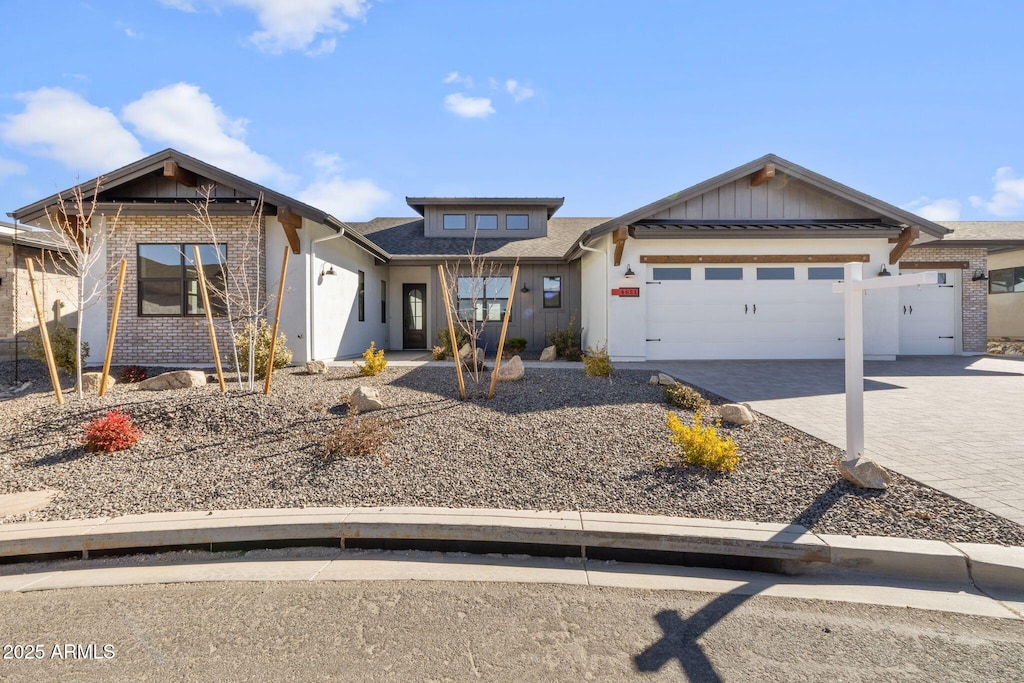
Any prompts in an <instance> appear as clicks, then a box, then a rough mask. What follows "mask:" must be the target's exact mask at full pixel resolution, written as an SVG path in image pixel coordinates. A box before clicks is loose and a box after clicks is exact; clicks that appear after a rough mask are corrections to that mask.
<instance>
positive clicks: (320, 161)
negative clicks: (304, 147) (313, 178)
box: [306, 149, 342, 173]
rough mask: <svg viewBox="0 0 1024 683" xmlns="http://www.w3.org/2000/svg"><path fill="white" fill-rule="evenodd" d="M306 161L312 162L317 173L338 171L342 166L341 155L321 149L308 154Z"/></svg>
mask: <svg viewBox="0 0 1024 683" xmlns="http://www.w3.org/2000/svg"><path fill="white" fill-rule="evenodd" d="M306 161H308V162H309V163H310V164H312V166H313V168H315V169H316V170H317V173H337V172H338V171H340V170H341V166H342V163H341V156H340V155H338V154H333V153H330V152H325V151H323V150H319V149H317V150H313V151H312V152H309V153H308V154H306Z"/></svg>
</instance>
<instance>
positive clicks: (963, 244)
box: [910, 239, 1024, 253]
mask: <svg viewBox="0 0 1024 683" xmlns="http://www.w3.org/2000/svg"><path fill="white" fill-rule="evenodd" d="M916 247H920V248H922V249H928V248H939V249H975V248H976V249H988V251H989V252H990V253H991V252H992V250H993V249H999V250H1000V251H1014V250H1017V249H1024V239H1018V240H957V239H946V240H936V241H935V242H924V243H923V244H915V245H913V246H911V247H910V249H911V250H913V249H915V248H916Z"/></svg>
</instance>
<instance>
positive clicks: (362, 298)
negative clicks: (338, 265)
mask: <svg viewBox="0 0 1024 683" xmlns="http://www.w3.org/2000/svg"><path fill="white" fill-rule="evenodd" d="M356 272H357V273H358V274H359V285H358V290H357V294H356V299H357V301H358V305H359V322H361V323H362V322H366V273H364V272H363V271H361V270H359V271H356Z"/></svg>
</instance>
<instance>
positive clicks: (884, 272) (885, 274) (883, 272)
mask: <svg viewBox="0 0 1024 683" xmlns="http://www.w3.org/2000/svg"><path fill="white" fill-rule="evenodd" d="M890 275H892V273H890V272H889V271H888V270H887V269H886V267H885V264H884V263H883V264H882V269H881V270H880V271H878V277H889V276H890Z"/></svg>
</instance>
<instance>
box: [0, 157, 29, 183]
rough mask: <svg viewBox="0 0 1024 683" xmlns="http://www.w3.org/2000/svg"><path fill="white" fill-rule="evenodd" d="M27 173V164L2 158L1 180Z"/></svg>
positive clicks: (0, 161)
mask: <svg viewBox="0 0 1024 683" xmlns="http://www.w3.org/2000/svg"><path fill="white" fill-rule="evenodd" d="M26 171H28V169H27V168H26V167H25V164H22V163H19V162H17V161H13V160H11V159H4V158H3V157H0V180H3V179H4V178H6V177H7V176H12V175H24V174H25V172H26Z"/></svg>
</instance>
